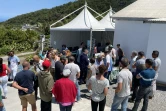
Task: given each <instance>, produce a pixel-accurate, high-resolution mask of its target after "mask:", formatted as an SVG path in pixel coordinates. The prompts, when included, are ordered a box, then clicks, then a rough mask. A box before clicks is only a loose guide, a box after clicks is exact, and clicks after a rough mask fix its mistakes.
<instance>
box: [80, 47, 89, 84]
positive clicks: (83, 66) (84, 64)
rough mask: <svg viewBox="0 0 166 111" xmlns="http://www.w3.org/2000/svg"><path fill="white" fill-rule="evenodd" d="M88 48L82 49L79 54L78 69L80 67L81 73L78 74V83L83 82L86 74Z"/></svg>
mask: <svg viewBox="0 0 166 111" xmlns="http://www.w3.org/2000/svg"><path fill="white" fill-rule="evenodd" d="M88 52H89V51H88V50H87V49H84V50H83V53H82V55H81V56H80V69H81V75H80V83H81V84H82V83H85V79H86V76H87V70H88V65H89V60H88V56H87V55H88Z"/></svg>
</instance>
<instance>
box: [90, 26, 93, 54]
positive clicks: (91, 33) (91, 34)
mask: <svg viewBox="0 0 166 111" xmlns="http://www.w3.org/2000/svg"><path fill="white" fill-rule="evenodd" d="M92 36H93V32H92V28H91V30H90V57H92Z"/></svg>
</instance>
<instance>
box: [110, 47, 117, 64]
mask: <svg viewBox="0 0 166 111" xmlns="http://www.w3.org/2000/svg"><path fill="white" fill-rule="evenodd" d="M109 47H110V56H111V58H112V62H113V64H115V62H116V50H115V49H114V47H113V46H112V45H110V46H109Z"/></svg>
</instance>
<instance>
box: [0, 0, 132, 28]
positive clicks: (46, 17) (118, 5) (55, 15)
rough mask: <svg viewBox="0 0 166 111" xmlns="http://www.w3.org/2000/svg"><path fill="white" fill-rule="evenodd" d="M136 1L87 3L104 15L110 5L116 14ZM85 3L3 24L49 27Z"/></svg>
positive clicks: (92, 0)
mask: <svg viewBox="0 0 166 111" xmlns="http://www.w3.org/2000/svg"><path fill="white" fill-rule="evenodd" d="M134 1H135V0H87V3H88V5H89V6H90V7H91V8H93V9H94V10H96V11H97V12H99V13H103V12H105V11H106V10H108V9H109V7H110V5H111V6H112V8H113V10H114V11H115V12H116V11H119V10H120V9H122V8H124V7H126V6H127V5H129V4H131V3H132V2H134ZM84 3H85V0H76V1H75V2H69V3H67V4H64V5H61V6H57V7H54V8H52V9H42V10H39V11H35V12H31V13H27V14H23V15H19V16H17V17H14V18H11V19H9V20H7V21H6V22H4V23H1V24H3V25H4V26H12V27H13V26H17V27H20V26H21V25H23V24H31V25H33V24H38V23H40V24H42V25H44V26H48V25H49V24H51V23H53V22H56V21H57V20H59V19H61V18H62V17H64V16H66V15H67V14H69V13H71V12H72V11H74V10H75V9H77V8H79V7H80V6H83V5H84ZM78 13H79V12H77V13H76V14H75V15H72V16H71V17H68V18H67V19H66V20H64V21H63V23H61V24H58V25H62V24H65V23H67V22H69V21H70V20H72V19H73V18H74V17H75V16H76V15H77V14H78Z"/></svg>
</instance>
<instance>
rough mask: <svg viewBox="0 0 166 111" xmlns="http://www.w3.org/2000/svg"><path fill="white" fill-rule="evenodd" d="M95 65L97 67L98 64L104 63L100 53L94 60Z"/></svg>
mask: <svg viewBox="0 0 166 111" xmlns="http://www.w3.org/2000/svg"><path fill="white" fill-rule="evenodd" d="M95 65H96V66H97V67H99V66H100V65H104V61H103V57H102V55H99V56H98V57H97V59H96V60H95Z"/></svg>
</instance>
